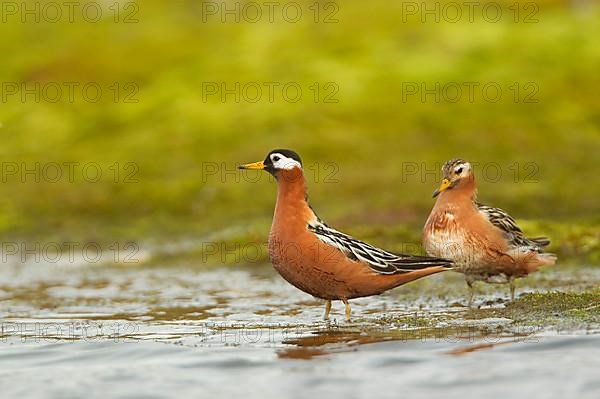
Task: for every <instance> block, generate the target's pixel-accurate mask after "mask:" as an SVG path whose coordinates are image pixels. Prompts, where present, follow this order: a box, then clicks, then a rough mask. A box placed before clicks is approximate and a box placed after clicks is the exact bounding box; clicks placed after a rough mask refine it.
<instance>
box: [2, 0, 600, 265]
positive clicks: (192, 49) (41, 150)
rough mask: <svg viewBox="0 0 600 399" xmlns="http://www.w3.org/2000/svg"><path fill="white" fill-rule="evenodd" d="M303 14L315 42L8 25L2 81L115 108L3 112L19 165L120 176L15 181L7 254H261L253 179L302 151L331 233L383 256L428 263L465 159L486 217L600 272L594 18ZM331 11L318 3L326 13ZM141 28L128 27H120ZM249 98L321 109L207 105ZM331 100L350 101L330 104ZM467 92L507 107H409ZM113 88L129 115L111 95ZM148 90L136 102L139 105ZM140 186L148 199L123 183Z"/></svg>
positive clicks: (232, 29) (267, 213)
mask: <svg viewBox="0 0 600 399" xmlns="http://www.w3.org/2000/svg"><path fill="white" fill-rule="evenodd" d="M297 3H298V4H300V5H301V6H302V8H303V10H304V11H305V12H306V17H303V18H301V20H300V21H299V22H297V23H289V22H286V21H285V20H283V19H282V18H280V17H277V15H278V14H275V15H276V18H275V22H274V23H270V22H269V21H268V20H267V19H266V18H263V19H261V21H260V22H258V23H250V22H244V21H241V22H240V23H233V22H232V21H231V19H230V20H229V22H227V23H221V21H220V18H219V17H218V16H217V17H209V16H207V15H205V14H203V11H202V10H203V5H202V4H203V2H200V1H191V0H188V1H180V2H161V1H157V0H148V1H144V2H139V3H137V4H138V8H137V12H136V13H135V15H134V16H133V18H134V19H137V21H138V22H136V23H124V22H123V21H119V22H118V23H115V21H114V18H113V15H112V14H109V13H108V12H107V10H106V9H104V11H105V13H106V15H105V16H104V18H102V19H101V20H100V21H99V22H97V23H88V22H85V21H82V20H81V19H80V18H79V19H77V18H76V21H75V22H74V23H70V22H69V21H65V20H63V21H62V22H58V23H49V22H44V21H42V22H40V23H31V22H27V23H22V22H21V21H20V20H18V18H17V19H15V18H13V17H7V22H6V23H2V24H0V35H1V37H2V44H1V46H2V53H3V55H4V56H3V61H2V62H1V63H0V77H1V79H2V82H4V83H5V84H6V83H16V84H18V85H19V86H20V87H21V85H30V86H26V87H31V85H35V84H36V83H39V84H40V85H48V84H52V83H53V82H56V83H59V84H64V83H65V82H78V83H80V84H82V85H83V84H85V83H86V82H95V83H97V84H98V85H100V86H101V87H102V88H103V91H104V95H103V96H102V98H101V100H100V101H98V102H96V103H91V102H86V101H84V100H83V98H81V96H79V97H78V96H75V99H74V101H69V99H68V98H67V96H65V95H63V96H62V97H61V98H60V100H59V101H58V102H49V101H44V100H43V99H42V100H41V101H39V102H38V101H32V100H31V98H30V97H29V98H26V99H25V101H23V100H22V99H21V97H20V94H17V95H10V96H6V98H3V101H2V103H1V104H0V126H1V127H0V137H1V140H2V146H1V147H0V159H1V160H2V163H3V165H14V164H17V165H19V167H21V168H22V167H23V165H25V166H26V167H28V168H32V167H35V166H34V165H36V164H39V165H41V166H40V167H42V166H43V165H47V164H49V163H58V164H63V163H65V162H78V163H80V165H84V164H87V163H90V162H95V163H97V164H98V165H99V166H100V168H101V170H102V172H103V175H102V178H101V179H100V180H99V181H98V182H95V183H90V182H87V181H85V180H84V179H83V178H82V176H81V169H80V168H79V169H76V173H75V179H74V181H73V182H71V181H69V180H68V179H66V178H62V179H60V180H59V181H58V182H48V181H45V179H42V180H41V181H40V182H36V181H34V179H32V178H31V177H29V178H26V179H22V178H20V176H18V175H17V176H13V175H8V174H7V173H5V172H6V171H5V170H4V169H3V174H2V178H3V181H2V194H3V195H2V197H1V198H0V235H2V237H3V238H4V240H14V239H23V240H31V241H33V240H54V241H73V240H77V241H90V240H96V241H106V242H111V241H114V240H136V241H144V240H146V241H152V242H158V243H164V242H174V241H175V242H176V241H178V240H182V239H189V238H190V237H192V238H193V239H195V240H196V242H197V243H198V245H196V246H193V248H192V249H188V250H187V253H188V255H190V256H192V257H195V256H196V255H197V254H198V253H201V252H202V251H203V247H202V245H201V243H203V242H206V240H212V241H211V242H217V243H225V244H226V243H236V242H241V243H244V242H256V243H261V242H264V241H266V236H267V232H268V228H269V224H270V218H271V215H272V210H273V205H274V197H275V185H274V183H273V182H272V181H271V179H269V178H268V177H267V176H263V177H261V178H259V179H258V181H257V180H256V177H255V176H254V175H240V174H237V172H235V167H236V165H237V164H239V163H244V162H250V161H257V160H260V159H263V158H264V156H265V154H266V153H267V152H268V151H269V150H271V149H273V148H292V149H295V150H296V151H297V152H299V153H300V154H301V155H302V157H303V160H304V163H305V164H306V165H308V166H309V167H310V169H307V172H310V173H307V175H308V180H309V185H310V196H311V202H312V204H313V205H314V206H315V208H316V209H317V211H318V212H319V214H320V216H321V217H322V218H324V219H325V220H326V221H327V222H328V223H330V224H332V225H334V226H336V227H338V228H340V229H344V230H346V231H348V232H349V233H352V234H356V235H358V236H360V238H363V239H368V240H370V241H371V242H373V243H374V244H377V245H385V246H386V247H389V248H390V249H392V250H401V249H403V248H406V246H410V245H418V243H419V241H420V229H421V227H422V225H423V223H424V221H425V219H426V217H427V215H428V212H429V210H430V208H431V206H432V205H433V200H432V199H431V192H432V191H433V190H434V188H435V187H436V185H437V184H438V179H439V172H436V171H438V170H439V167H440V166H441V164H442V163H443V162H444V161H445V160H447V159H450V158H454V157H462V158H465V159H468V160H470V161H472V162H474V163H477V164H478V165H479V166H478V167H476V173H478V178H479V193H480V199H481V200H482V201H483V202H485V203H488V204H491V205H494V206H498V207H501V208H503V209H505V210H508V211H509V212H510V213H511V214H513V215H514V216H515V218H516V219H517V220H518V221H519V222H520V223H521V224H522V226H523V228H524V230H525V232H526V233H528V234H531V235H540V234H544V235H548V236H550V237H551V238H552V240H553V244H552V246H551V248H550V250H552V251H554V252H557V253H558V254H559V255H560V256H561V262H572V263H582V262H583V263H588V264H598V263H600V202H599V201H598V197H599V195H600V188H599V186H598V184H596V181H597V178H598V175H599V173H600V162H599V161H598V154H599V153H600V97H599V96H598V89H599V88H600V74H599V73H598V71H600V8H599V7H598V4H597V3H596V2H593V1H589V2H586V1H581V2H572V1H566V0H564V1H561V0H539V1H537V2H535V4H537V5H538V6H539V11H537V12H536V13H535V15H534V18H535V19H536V20H537V22H534V23H525V22H523V21H521V20H520V21H519V22H517V23H516V22H515V21H514V18H513V17H514V14H513V11H512V10H511V9H510V7H511V6H512V4H513V3H514V2H513V1H504V0H502V1H500V0H496V1H495V3H497V4H501V5H502V6H503V15H505V17H503V18H502V19H501V20H500V21H499V22H496V23H491V22H488V21H486V20H484V19H483V18H481V15H480V14H478V13H476V14H475V20H474V22H472V23H471V22H469V21H468V20H467V19H466V18H463V19H461V21H459V22H457V23H451V22H447V21H443V20H442V21H440V22H439V23H435V21H432V20H429V21H427V22H426V23H422V22H421V21H420V20H419V19H418V18H417V17H415V18H412V17H410V18H405V19H406V22H404V21H403V9H402V7H403V5H402V4H403V3H402V2H387V1H375V2H369V3H368V4H366V3H364V2H359V1H350V2H343V3H339V4H338V11H337V12H336V13H335V15H334V18H335V19H337V21H338V22H336V23H323V22H319V23H315V22H314V21H313V15H312V14H308V12H309V11H308V10H309V7H311V6H312V5H313V4H314V3H315V2H314V1H297ZM327 3H328V2H320V3H319V5H320V6H321V7H322V10H326V9H325V7H326V6H327ZM484 3H485V2H484ZM124 4H125V3H124ZM241 4H244V2H242V3H241ZM442 4H444V2H442ZM520 6H521V7H524V6H525V4H521V5H520ZM123 7H125V6H124V5H123ZM131 11H132V9H125V8H123V9H122V13H121V19H122V18H123V17H124V15H129V14H130V13H131ZM327 11H328V12H329V11H330V9H327ZM323 13H325V11H323ZM522 13H526V11H525V10H522ZM527 13H529V9H528V10H527ZM523 18H524V16H523V14H521V15H520V19H523ZM236 82H239V83H240V84H241V85H242V86H243V85H244V84H247V83H252V82H256V83H258V84H259V85H262V84H263V83H264V82H278V83H279V84H280V85H281V86H283V85H284V84H286V83H288V82H294V83H297V84H298V85H300V87H301V88H302V90H303V95H302V98H301V99H300V100H299V101H298V102H295V103H292V102H288V101H285V100H284V99H283V98H282V96H281V95H280V94H276V95H275V98H274V101H272V102H271V101H269V100H268V98H267V96H266V95H263V97H262V98H261V99H260V100H259V101H258V102H256V103H252V102H249V101H244V100H243V99H242V101H240V102H236V101H234V100H233V98H232V97H231V96H229V97H227V98H226V101H224V102H223V101H221V100H220V98H219V96H218V95H213V96H207V95H206V92H205V91H204V90H205V89H206V84H207V83H208V84H211V83H217V84H218V85H220V84H222V83H224V84H226V85H227V87H229V88H231V87H234V86H235V84H236ZM330 82H332V83H334V84H335V86H334V87H337V88H338V89H339V90H338V91H337V93H336V94H335V95H334V99H335V100H337V102H333V103H326V102H324V101H323V99H324V95H325V94H326V93H330V90H329V89H326V85H327V84H328V83H330ZM464 82H478V83H480V85H481V86H483V85H484V84H486V83H489V82H494V83H497V84H498V85H499V86H500V87H501V88H502V89H503V93H502V96H501V98H500V100H499V101H497V102H490V101H485V100H484V99H483V98H482V96H481V95H480V94H476V96H475V99H474V101H473V102H471V101H469V100H468V97H467V95H466V93H463V96H462V97H461V99H460V100H459V101H457V102H452V101H448V99H447V98H442V99H441V100H440V101H439V102H437V101H435V100H434V99H433V97H432V96H429V97H426V98H425V101H421V100H420V98H419V96H418V95H415V96H409V97H406V98H403V89H405V88H406V85H407V84H417V85H420V84H425V85H426V87H427V88H432V87H434V86H435V84H436V83H439V84H440V85H441V86H444V85H447V84H452V83H457V84H459V85H462V84H463V83H464ZM115 83H118V84H119V87H120V90H119V94H120V98H119V101H115V100H114V97H113V92H111V91H110V89H109V88H110V87H112V85H114V84H115ZM131 83H132V84H134V87H135V88H138V89H139V91H137V92H136V93H135V94H134V95H133V97H132V98H133V99H135V100H137V102H134V103H127V102H124V96H125V95H127V94H130V91H129V90H126V89H125V87H126V85H127V84H131ZM314 83H317V84H318V86H319V88H320V90H321V91H320V98H319V100H318V101H317V102H315V101H314V98H313V94H314V93H313V91H311V89H310V87H311V85H313V84H314ZM515 83H517V84H518V87H519V89H520V92H519V96H518V98H517V101H515V98H514V92H513V91H511V89H510V87H511V86H512V85H514V84H515ZM530 83H533V84H534V85H535V86H526V85H527V84H530ZM481 86H480V87H481ZM526 87H529V88H531V87H535V88H537V89H538V90H537V92H536V94H535V95H534V97H533V98H534V99H535V100H537V102H531V103H530V102H525V97H526V94H529V93H530V92H531V90H529V89H526ZM330 88H331V86H330ZM4 89H6V87H3V90H4ZM276 93H280V92H278V91H276ZM476 93H480V92H478V91H476ZM6 94H7V93H6V91H5V90H4V91H3V95H6ZM263 94H264V93H263ZM404 94H405V93H404ZM114 165H118V166H117V169H118V170H119V171H120V175H119V178H118V179H117V181H118V182H117V183H115V181H114V180H115V179H114V174H113V172H114ZM130 165H134V166H133V168H134V169H127V168H129V167H130ZM215 167H216V168H217V172H216V174H213V172H214V170H215V169H214V168H215ZM415 167H416V170H417V171H416V172H415V173H414V174H413V173H412V171H413V169H411V168H415ZM111 168H113V169H111ZM495 170H499V171H500V172H501V175H496V174H495V173H492V172H494V171H495ZM132 171H133V172H134V176H133V181H129V182H127V181H125V175H126V174H127V173H128V172H132ZM436 174H437V175H436ZM399 243H402V244H399ZM203 258H204V256H203ZM210 259H212V258H207V259H206V260H209V261H210ZM238 259H239V258H236V257H234V260H233V261H232V263H235V262H236V261H237V260H238ZM259 259H260V260H264V259H265V258H264V256H263V257H262V258H260V257H259ZM203 260H204V259H203ZM213 260H214V261H215V262H221V261H222V260H223V257H222V256H216V258H215V259H213ZM208 263H210V262H208Z"/></svg>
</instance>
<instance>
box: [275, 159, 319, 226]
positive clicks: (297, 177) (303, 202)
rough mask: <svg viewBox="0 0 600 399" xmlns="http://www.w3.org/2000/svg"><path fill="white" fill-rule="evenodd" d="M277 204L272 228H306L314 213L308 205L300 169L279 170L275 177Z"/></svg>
mask: <svg viewBox="0 0 600 399" xmlns="http://www.w3.org/2000/svg"><path fill="white" fill-rule="evenodd" d="M276 178H277V204H276V205H275V215H274V217H273V227H274V228H275V227H277V226H280V225H285V226H286V228H293V227H306V224H307V222H308V221H309V220H310V219H311V218H312V217H313V215H314V213H313V212H312V210H311V209H310V206H309V205H308V194H307V187H306V180H305V178H304V173H302V169H300V168H293V169H291V170H281V171H279V172H278V174H277V176H276Z"/></svg>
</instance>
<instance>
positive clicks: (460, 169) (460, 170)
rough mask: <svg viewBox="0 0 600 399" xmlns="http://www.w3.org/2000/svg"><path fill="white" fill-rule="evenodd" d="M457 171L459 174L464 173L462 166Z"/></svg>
mask: <svg viewBox="0 0 600 399" xmlns="http://www.w3.org/2000/svg"><path fill="white" fill-rule="evenodd" d="M455 172H456V174H457V175H460V174H461V173H462V167H460V168H458V169H456V170H455Z"/></svg>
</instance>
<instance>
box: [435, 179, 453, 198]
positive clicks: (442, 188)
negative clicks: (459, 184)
mask: <svg viewBox="0 0 600 399" xmlns="http://www.w3.org/2000/svg"><path fill="white" fill-rule="evenodd" d="M448 187H450V180H448V179H444V180H442V184H440V187H439V188H438V189H437V190H435V191H434V192H433V198H435V197H437V196H438V195H440V193H441V192H442V191H445V190H446V189H447V188H448Z"/></svg>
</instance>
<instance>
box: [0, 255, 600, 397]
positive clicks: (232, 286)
mask: <svg viewBox="0 0 600 399" xmlns="http://www.w3.org/2000/svg"><path fill="white" fill-rule="evenodd" d="M599 283H600V269H599V268H597V267H596V268H594V267H564V268H560V267H555V268H554V269H552V270H546V271H544V272H542V273H538V274H537V275H535V276H531V277H530V278H528V279H527V280H522V281H520V285H519V288H518V292H519V299H518V300H517V301H516V302H515V303H513V304H508V303H507V299H508V289H507V287H505V286H486V287H482V286H478V288H479V291H480V294H479V295H478V296H477V299H476V304H477V305H478V307H479V308H478V309H471V310H470V309H467V308H465V307H464V306H463V305H464V302H465V294H466V287H465V285H464V281H463V280H462V279H461V276H460V275H458V274H455V273H451V272H447V273H444V274H441V275H436V276H433V277H431V278H428V279H423V280H421V281H419V282H416V283H414V284H410V285H407V286H404V287H400V288H398V289H396V290H393V291H391V292H390V293H387V294H385V295H382V296H378V297H373V298H364V299H359V300H355V301H352V302H351V303H352V305H353V319H352V321H351V322H349V323H347V322H344V321H343V306H342V305H341V304H340V303H334V309H333V319H332V320H331V321H329V322H325V321H322V320H321V318H322V314H323V310H324V306H323V303H322V302H321V301H318V300H314V299H313V298H311V297H310V296H308V295H306V294H303V293H301V292H299V291H297V290H296V289H295V288H293V287H291V286H289V285H288V284H287V283H285V282H284V281H283V280H282V279H281V278H280V277H279V276H277V275H276V274H275V273H274V272H273V271H272V269H271V268H270V267H269V266H264V267H262V266H260V267H259V266H253V267H246V268H242V267H236V268H231V267H229V268H224V267H223V268H212V269H209V270H201V269H194V268H186V267H137V268H133V267H109V266H106V265H104V266H99V265H96V266H91V265H86V264H63V265H59V264H47V263H36V262H26V263H20V262H19V263H10V262H9V263H6V264H4V265H3V266H2V268H1V269H0V323H1V330H0V392H1V393H2V394H1V397H2V398H3V399H4V398H12V397H19V398H23V397H48V398H79V397H87V398H96V397H98V398H105V397H121V398H163V397H185V395H189V397H211V398H212V397H222V396H226V397H233V395H240V396H241V395H244V396H245V397H260V398H271V397H272V398H275V397H321V396H326V397H332V398H336V397H344V398H355V397H356V398H358V397H366V396H367V395H368V396H375V395H376V396H378V397H394V398H397V397H411V398H412V397H431V396H444V397H450V396H458V395H461V397H475V396H477V397H483V396H485V397H486V398H502V399H506V398H507V397H514V396H520V397H524V396H534V395H535V397H538V396H540V393H543V395H541V396H543V397H556V398H565V397H577V398H598V397H600V379H599V378H598V376H599V375H600V301H599V298H600V294H599V293H598V286H599ZM548 292H554V294H552V293H550V294H548ZM557 292H566V293H567V294H557ZM535 293H538V294H535ZM516 394H517V395H516Z"/></svg>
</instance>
